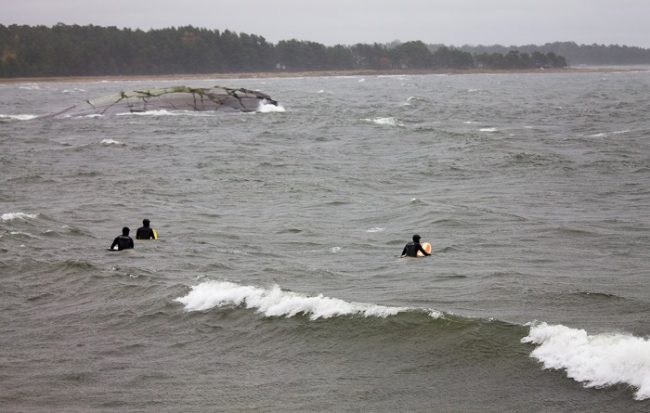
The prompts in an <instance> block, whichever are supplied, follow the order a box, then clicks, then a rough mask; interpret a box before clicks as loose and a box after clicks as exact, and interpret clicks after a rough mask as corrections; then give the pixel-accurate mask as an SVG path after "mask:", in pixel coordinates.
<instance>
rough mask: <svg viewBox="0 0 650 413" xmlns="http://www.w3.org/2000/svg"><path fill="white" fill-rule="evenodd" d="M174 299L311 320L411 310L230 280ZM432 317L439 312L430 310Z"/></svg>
mask: <svg viewBox="0 0 650 413" xmlns="http://www.w3.org/2000/svg"><path fill="white" fill-rule="evenodd" d="M175 301H177V302H179V303H181V304H183V305H184V306H185V310H187V311H205V310H209V309H212V308H215V307H233V306H244V307H245V308H248V309H254V310H255V311H256V312H258V313H261V314H264V315H265V316H267V317H287V318H288V317H293V316H295V315H298V314H304V315H306V316H309V318H310V319H311V320H317V319H321V318H322V319H327V318H331V317H338V316H361V317H380V318H386V317H389V316H394V315H396V314H399V313H401V312H405V311H411V310H413V309H411V308H407V307H389V306H382V305H376V304H366V303H355V302H348V301H344V300H340V299H337V298H330V297H325V296H323V295H322V294H319V295H317V296H308V295H305V294H299V293H294V292H289V291H283V290H281V289H280V287H279V286H277V285H275V286H273V287H271V288H268V289H264V288H258V287H253V286H248V285H240V284H236V283H232V282H227V281H207V282H203V283H201V284H198V285H195V286H192V289H191V291H190V292H189V293H188V294H187V295H186V296H184V297H179V298H177V299H176V300H175ZM427 314H429V315H430V316H431V317H433V318H438V316H439V313H437V312H435V311H433V310H427ZM436 314H438V315H436Z"/></svg>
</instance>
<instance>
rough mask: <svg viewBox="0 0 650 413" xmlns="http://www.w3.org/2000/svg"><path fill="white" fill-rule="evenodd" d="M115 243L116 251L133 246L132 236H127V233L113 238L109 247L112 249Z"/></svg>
mask: <svg viewBox="0 0 650 413" xmlns="http://www.w3.org/2000/svg"><path fill="white" fill-rule="evenodd" d="M116 245H117V250H118V251H122V250H126V249H129V248H133V238H131V237H129V236H128V235H120V236H118V237H117V238H115V239H114V240H113V243H112V244H111V248H110V249H113V248H114V247H115V246H116Z"/></svg>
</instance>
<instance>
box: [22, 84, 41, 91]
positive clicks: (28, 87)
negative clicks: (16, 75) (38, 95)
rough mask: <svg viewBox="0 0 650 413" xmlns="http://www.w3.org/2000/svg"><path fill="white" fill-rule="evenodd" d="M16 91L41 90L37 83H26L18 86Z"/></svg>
mask: <svg viewBox="0 0 650 413" xmlns="http://www.w3.org/2000/svg"><path fill="white" fill-rule="evenodd" d="M18 89H22V90H41V89H42V88H41V87H40V86H39V85H38V83H26V84H24V85H21V86H18Z"/></svg>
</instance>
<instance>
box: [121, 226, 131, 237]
mask: <svg viewBox="0 0 650 413" xmlns="http://www.w3.org/2000/svg"><path fill="white" fill-rule="evenodd" d="M129 231H131V230H130V229H129V227H124V228H122V235H129Z"/></svg>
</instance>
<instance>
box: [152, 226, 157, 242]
mask: <svg viewBox="0 0 650 413" xmlns="http://www.w3.org/2000/svg"><path fill="white" fill-rule="evenodd" d="M151 230H152V231H153V239H158V232H157V231H156V230H155V229H153V228H151Z"/></svg>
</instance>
